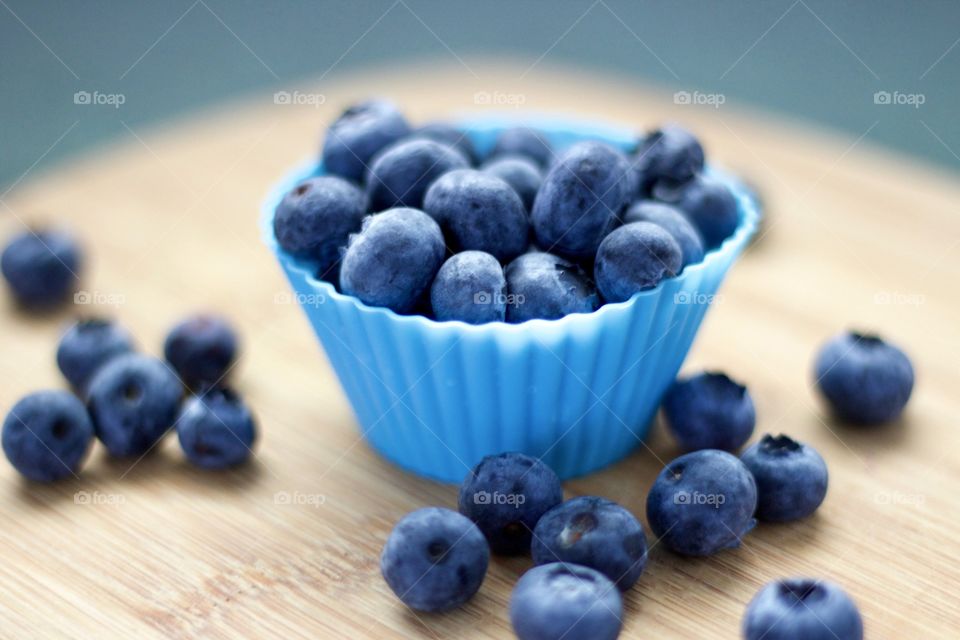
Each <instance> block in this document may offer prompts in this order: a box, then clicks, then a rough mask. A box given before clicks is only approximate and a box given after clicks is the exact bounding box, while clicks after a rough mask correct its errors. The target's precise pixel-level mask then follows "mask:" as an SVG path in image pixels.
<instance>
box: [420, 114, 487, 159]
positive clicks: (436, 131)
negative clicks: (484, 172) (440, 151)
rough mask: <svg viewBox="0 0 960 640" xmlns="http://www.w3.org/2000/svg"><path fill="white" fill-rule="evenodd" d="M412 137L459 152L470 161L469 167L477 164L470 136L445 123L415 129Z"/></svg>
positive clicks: (435, 123) (431, 123) (428, 124)
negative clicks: (449, 147) (441, 144)
mask: <svg viewBox="0 0 960 640" xmlns="http://www.w3.org/2000/svg"><path fill="white" fill-rule="evenodd" d="M413 135H414V136H416V137H419V138H427V139H429V140H433V141H434V142H442V143H443V144H446V145H449V146H451V147H453V148H455V149H457V150H459V151H460V153H462V154H463V155H464V157H465V158H466V159H467V160H469V161H470V164H471V165H475V164H477V150H476V149H475V148H474V147H473V142H471V141H470V136H468V135H467V134H466V132H465V131H463V130H462V129H458V128H457V127H455V126H453V125H451V124H447V123H445V122H429V123H427V124H425V125H423V126H421V127H419V128H418V129H416V130H415V131H414V132H413Z"/></svg>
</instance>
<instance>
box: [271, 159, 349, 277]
mask: <svg viewBox="0 0 960 640" xmlns="http://www.w3.org/2000/svg"><path fill="white" fill-rule="evenodd" d="M366 211H367V200H366V197H365V196H364V194H363V192H362V191H361V190H360V189H358V188H357V187H356V186H354V185H353V184H352V183H350V182H347V181H346V180H344V179H343V178H338V177H336V176H320V177H317V178H309V179H307V180H304V181H303V182H301V183H300V184H298V185H297V186H295V187H294V188H293V189H291V190H290V191H288V192H287V194H286V195H285V196H283V200H281V201H280V204H279V205H277V211H276V214H275V215H274V218H273V232H274V234H275V235H276V236H277V242H278V243H279V244H280V246H281V247H282V248H283V249H284V250H285V251H288V252H290V253H292V254H295V255H300V256H304V257H307V258H311V259H313V260H316V261H318V262H319V272H320V273H327V272H328V271H331V267H332V266H333V265H334V264H336V263H337V262H338V261H339V259H340V247H343V246H346V244H347V238H348V237H349V236H350V234H351V233H354V232H355V231H357V230H359V229H360V223H361V221H362V220H363V216H364V215H366Z"/></svg>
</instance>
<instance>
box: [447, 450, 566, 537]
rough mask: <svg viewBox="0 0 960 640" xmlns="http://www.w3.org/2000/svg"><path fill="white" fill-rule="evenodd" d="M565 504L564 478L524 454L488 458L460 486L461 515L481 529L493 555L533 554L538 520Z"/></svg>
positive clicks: (503, 454)
mask: <svg viewBox="0 0 960 640" xmlns="http://www.w3.org/2000/svg"><path fill="white" fill-rule="evenodd" d="M562 501H563V488H562V487H561V486H560V478H558V477H557V474H556V473H554V472H553V469H551V468H550V467H548V466H547V465H546V464H544V463H543V462H541V461H540V460H537V459H536V458H531V457H530V456H526V455H523V454H522V453H501V454H499V455H495V456H487V457H486V458H484V459H483V460H481V461H480V463H479V464H478V465H477V466H475V467H474V468H473V470H472V471H470V473H468V474H467V477H466V479H465V480H464V481H463V484H462V485H461V486H460V498H459V508H460V513H462V514H463V515H465V516H467V517H468V518H470V519H471V520H473V521H474V522H475V523H477V526H478V527H480V531H482V532H483V535H484V536H486V538H487V542H489V543H490V549H491V550H492V551H493V552H494V553H499V554H504V555H516V554H520V553H526V552H527V551H529V550H530V536H531V534H532V533H533V528H534V527H536V526H537V522H538V521H539V520H540V516H542V515H543V514H544V513H546V512H547V511H549V510H550V509H552V508H553V507H555V506H557V505H558V504H560V503H561V502H562Z"/></svg>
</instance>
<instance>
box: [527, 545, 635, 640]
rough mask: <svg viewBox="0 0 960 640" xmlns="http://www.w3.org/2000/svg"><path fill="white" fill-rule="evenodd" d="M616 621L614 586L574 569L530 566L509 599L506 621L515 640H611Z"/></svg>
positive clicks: (618, 605) (619, 607) (619, 609)
mask: <svg viewBox="0 0 960 640" xmlns="http://www.w3.org/2000/svg"><path fill="white" fill-rule="evenodd" d="M622 618H623V601H622V599H621V598H620V592H619V591H618V590H617V588H616V586H615V585H614V584H613V583H612V582H610V580H608V579H607V577H606V576H604V575H603V574H602V573H600V572H599V571H594V570H593V569H590V568H589V567H580V566H577V565H575V564H565V563H561V562H553V563H551V564H545V565H542V566H539V567H534V568H532V569H530V570H529V571H527V572H526V573H525V574H523V576H522V577H521V578H520V580H519V581H518V582H517V586H516V587H514V588H513V594H512V595H511V596H510V622H511V623H512V624H513V630H514V632H515V633H516V634H517V638H519V639H520V640H614V639H615V638H616V637H617V636H619V635H620V627H621V626H622Z"/></svg>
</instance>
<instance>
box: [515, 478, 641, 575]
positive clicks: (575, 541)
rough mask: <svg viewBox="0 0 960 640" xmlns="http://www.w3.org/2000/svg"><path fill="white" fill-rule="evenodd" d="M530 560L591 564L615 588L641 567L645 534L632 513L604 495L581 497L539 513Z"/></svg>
mask: <svg viewBox="0 0 960 640" xmlns="http://www.w3.org/2000/svg"><path fill="white" fill-rule="evenodd" d="M530 550H531V552H532V554H533V562H534V563H535V564H547V563H550V562H565V563H571V564H579V565H583V566H585V567H590V568H591V569H596V570H597V571H599V572H600V573H602V574H604V575H605V576H607V577H608V578H609V579H610V580H611V581H613V582H614V583H615V584H616V585H617V586H618V587H619V588H620V590H621V591H626V590H627V589H629V588H630V587H632V586H633V585H634V583H635V582H636V581H637V580H638V579H639V578H640V574H642V573H643V570H644V568H645V567H646V566H647V539H646V536H645V535H644V533H643V526H642V525H641V524H640V522H639V521H638V520H637V519H636V518H635V517H634V516H633V514H632V513H630V512H629V511H627V510H626V509H624V508H623V507H621V506H620V505H618V504H617V503H616V502H612V501H610V500H607V499H606V498H597V497H593V496H581V497H579V498H574V499H572V500H567V501H566V502H564V503H562V504H560V505H558V506H556V507H554V508H553V509H551V510H550V511H548V512H546V513H545V514H544V515H543V517H541V518H540V522H538V523H537V526H536V528H535V529H534V531H533V543H532V545H531V547H530Z"/></svg>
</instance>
